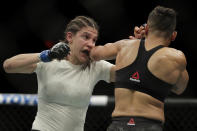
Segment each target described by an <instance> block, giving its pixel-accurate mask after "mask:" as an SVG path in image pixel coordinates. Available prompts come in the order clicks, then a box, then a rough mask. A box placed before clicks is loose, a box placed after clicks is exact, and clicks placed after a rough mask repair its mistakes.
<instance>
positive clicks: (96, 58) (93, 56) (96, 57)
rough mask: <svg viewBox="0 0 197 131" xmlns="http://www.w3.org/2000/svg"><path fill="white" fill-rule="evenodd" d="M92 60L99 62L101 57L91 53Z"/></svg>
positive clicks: (93, 52)
mask: <svg viewBox="0 0 197 131" xmlns="http://www.w3.org/2000/svg"><path fill="white" fill-rule="evenodd" d="M90 59H91V60H93V61H99V60H100V58H99V56H98V55H97V53H96V52H95V51H91V52H90Z"/></svg>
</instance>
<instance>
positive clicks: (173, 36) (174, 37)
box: [171, 31, 177, 41]
mask: <svg viewBox="0 0 197 131" xmlns="http://www.w3.org/2000/svg"><path fill="white" fill-rule="evenodd" d="M176 36H177V32H176V31H174V32H173V33H172V36H171V41H174V40H175V39H176Z"/></svg>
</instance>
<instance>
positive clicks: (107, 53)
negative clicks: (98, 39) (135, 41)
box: [90, 40, 123, 61]
mask: <svg viewBox="0 0 197 131" xmlns="http://www.w3.org/2000/svg"><path fill="white" fill-rule="evenodd" d="M122 42H123V40H120V41H117V42H115V43H107V44H105V45H103V46H96V47H94V48H93V49H92V50H91V52H90V57H91V59H93V60H96V61H98V60H112V59H115V58H116V56H117V53H118V51H119V50H120V48H121V44H122Z"/></svg>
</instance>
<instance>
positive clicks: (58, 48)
mask: <svg viewBox="0 0 197 131" xmlns="http://www.w3.org/2000/svg"><path fill="white" fill-rule="evenodd" d="M69 52H70V48H69V46H68V44H66V43H64V42H59V43H57V44H56V45H54V46H53V47H52V48H51V49H50V50H44V51H42V52H41V53H40V56H39V57H40V60H41V61H43V62H49V61H51V60H53V59H57V60H62V59H64V58H65V57H66V56H67V55H68V54H69Z"/></svg>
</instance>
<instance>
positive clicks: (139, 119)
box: [112, 116, 163, 125]
mask: <svg viewBox="0 0 197 131" xmlns="http://www.w3.org/2000/svg"><path fill="white" fill-rule="evenodd" d="M130 120H134V121H135V123H143V122H149V123H157V124H161V125H163V122H162V121H160V120H156V119H151V118H146V117H141V116H116V117H112V121H125V122H128V121H130Z"/></svg>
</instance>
